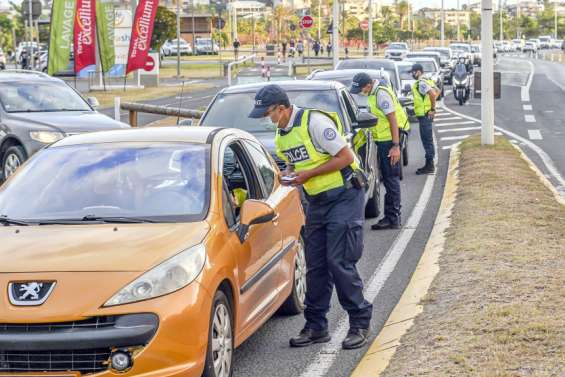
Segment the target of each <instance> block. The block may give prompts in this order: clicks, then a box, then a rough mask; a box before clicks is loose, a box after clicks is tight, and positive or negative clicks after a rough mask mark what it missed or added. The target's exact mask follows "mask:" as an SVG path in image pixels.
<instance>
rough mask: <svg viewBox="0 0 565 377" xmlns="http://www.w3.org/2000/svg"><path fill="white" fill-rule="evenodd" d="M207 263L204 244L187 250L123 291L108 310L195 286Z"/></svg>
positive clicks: (109, 303) (112, 301)
mask: <svg viewBox="0 0 565 377" xmlns="http://www.w3.org/2000/svg"><path fill="white" fill-rule="evenodd" d="M204 262H206V249H205V248H204V246H203V245H202V244H200V245H196V246H194V247H191V248H190V249H187V250H185V251H183V252H181V253H179V254H177V255H175V256H174V257H172V258H170V259H168V260H166V261H165V262H163V263H161V264H160V265H158V266H156V267H154V268H153V269H151V270H149V271H148V272H146V273H144V274H143V275H141V276H140V277H138V278H137V279H135V280H134V281H133V282H131V283H129V284H128V285H127V286H125V287H124V288H122V290H120V291H119V292H118V293H116V294H115V295H114V296H113V297H112V298H111V299H109V300H108V301H107V302H106V303H105V304H104V306H115V305H123V304H130V303H132V302H137V301H142V300H147V299H151V298H156V297H159V296H164V295H166V294H169V293H172V292H175V291H178V290H179V289H181V288H184V287H186V286H187V285H188V284H190V283H192V282H193V281H194V279H196V278H197V277H198V275H200V272H201V271H202V268H203V267H204Z"/></svg>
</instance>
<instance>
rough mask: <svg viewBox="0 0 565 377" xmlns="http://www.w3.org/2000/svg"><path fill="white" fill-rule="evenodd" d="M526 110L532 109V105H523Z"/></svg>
mask: <svg viewBox="0 0 565 377" xmlns="http://www.w3.org/2000/svg"><path fill="white" fill-rule="evenodd" d="M522 107H523V108H524V110H525V111H532V105H524V106H522Z"/></svg>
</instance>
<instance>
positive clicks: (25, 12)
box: [22, 0, 41, 21]
mask: <svg viewBox="0 0 565 377" xmlns="http://www.w3.org/2000/svg"><path fill="white" fill-rule="evenodd" d="M40 15H41V1H39V0H33V1H32V2H31V18H32V19H34V20H37V19H38V18H39V16H40ZM22 16H23V18H24V20H26V21H28V20H29V2H28V1H24V2H23V3H22Z"/></svg>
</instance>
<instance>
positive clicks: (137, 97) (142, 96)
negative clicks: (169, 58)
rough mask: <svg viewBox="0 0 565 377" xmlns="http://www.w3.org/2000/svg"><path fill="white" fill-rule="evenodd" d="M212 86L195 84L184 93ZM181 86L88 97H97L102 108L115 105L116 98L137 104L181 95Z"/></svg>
mask: <svg viewBox="0 0 565 377" xmlns="http://www.w3.org/2000/svg"><path fill="white" fill-rule="evenodd" d="M211 87H212V86H211V85H210V84H206V83H195V84H190V85H186V86H185V87H184V93H185V94H187V93H192V92H195V91H199V90H204V89H208V88H211ZM180 90H181V86H180V85H178V86H159V87H155V88H144V89H127V90H126V91H123V90H112V91H103V90H95V91H91V92H89V93H88V97H96V98H97V99H98V102H100V107H101V108H104V107H109V106H113V105H114V98H115V97H121V101H122V102H136V101H144V100H149V99H157V98H166V97H171V96H174V95H177V94H180Z"/></svg>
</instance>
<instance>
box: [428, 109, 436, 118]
mask: <svg viewBox="0 0 565 377" xmlns="http://www.w3.org/2000/svg"><path fill="white" fill-rule="evenodd" d="M435 116H436V112H435V111H434V110H430V111H428V117H429V118H430V119H431V120H434V118H435Z"/></svg>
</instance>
